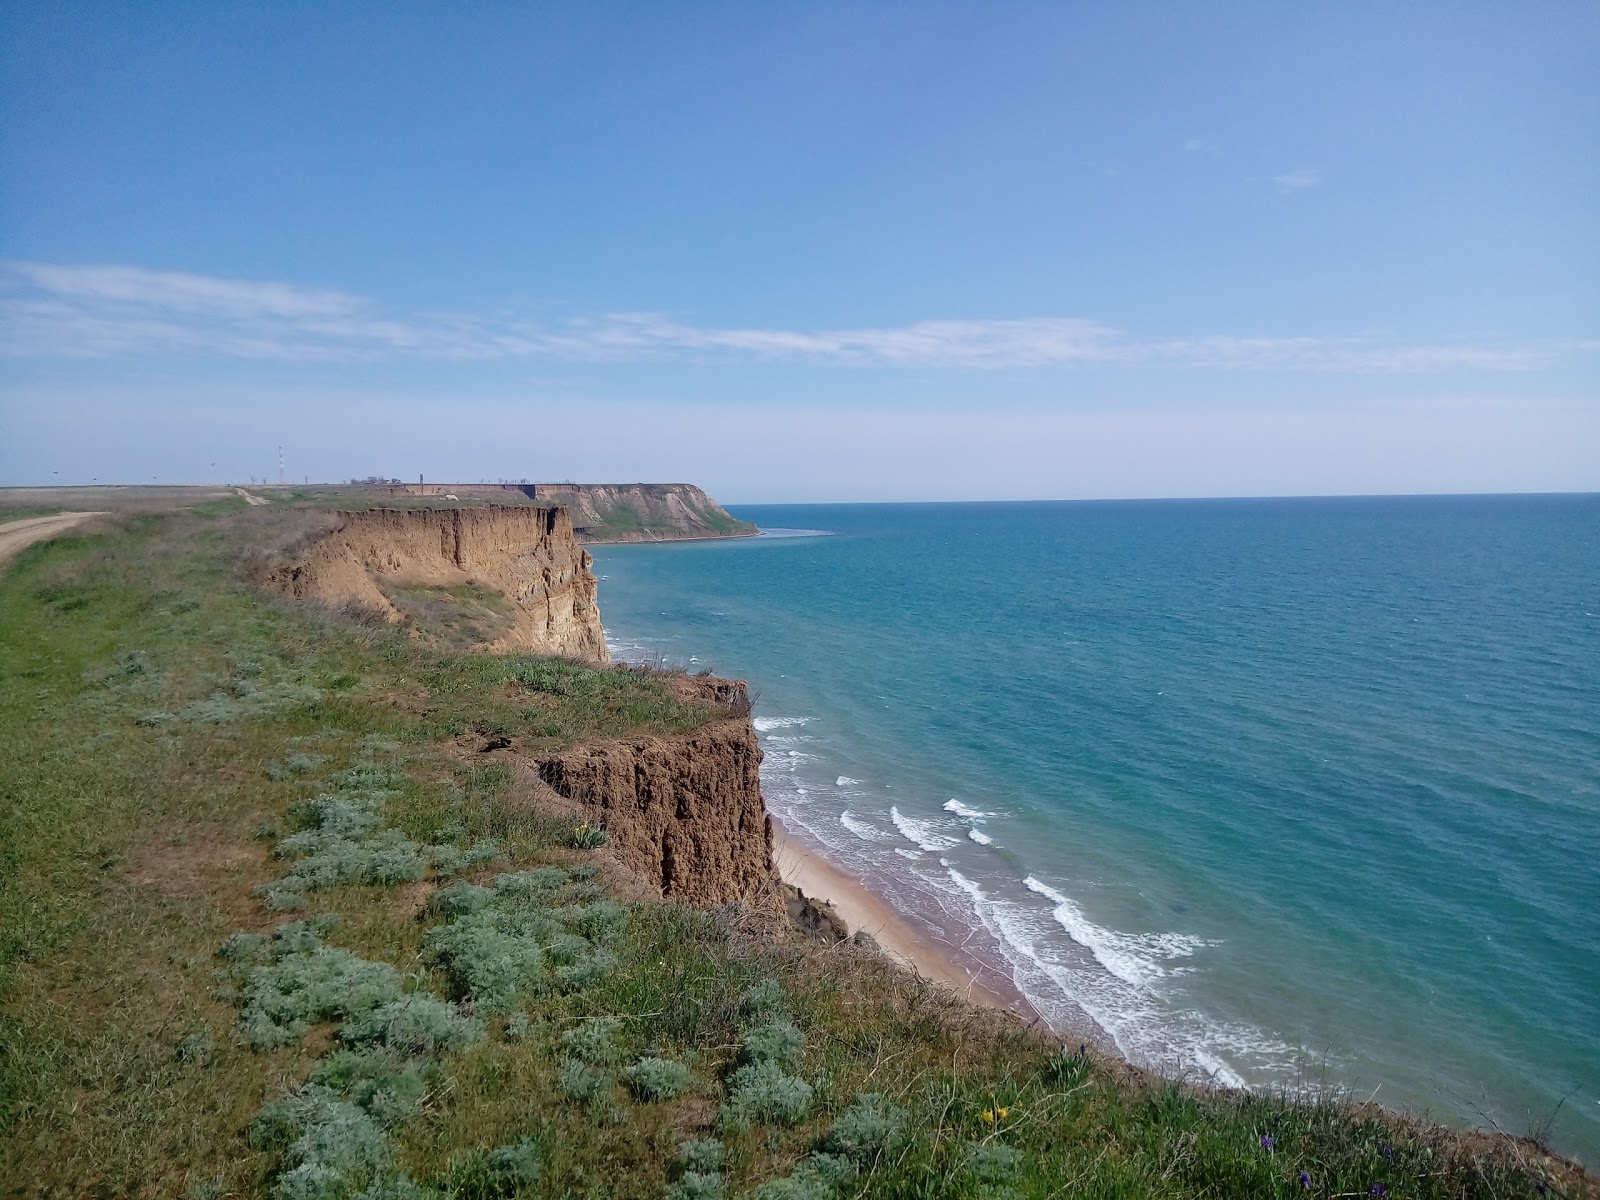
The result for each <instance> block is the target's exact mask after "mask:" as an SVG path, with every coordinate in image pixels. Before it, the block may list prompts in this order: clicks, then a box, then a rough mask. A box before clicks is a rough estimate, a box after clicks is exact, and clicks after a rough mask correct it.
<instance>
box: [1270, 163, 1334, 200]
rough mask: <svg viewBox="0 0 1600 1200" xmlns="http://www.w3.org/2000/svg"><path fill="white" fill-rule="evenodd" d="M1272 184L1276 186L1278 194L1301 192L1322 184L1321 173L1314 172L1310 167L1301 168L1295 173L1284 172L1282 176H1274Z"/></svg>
mask: <svg viewBox="0 0 1600 1200" xmlns="http://www.w3.org/2000/svg"><path fill="white" fill-rule="evenodd" d="M1272 182H1273V183H1275V184H1277V185H1278V190H1279V191H1280V192H1284V193H1286V194H1287V193H1289V192H1303V191H1305V190H1306V188H1313V187H1316V186H1317V184H1319V183H1321V182H1322V172H1321V171H1314V170H1312V169H1311V168H1310V167H1301V168H1300V169H1299V170H1296V171H1285V172H1284V173H1283V174H1282V175H1274V176H1273V177H1272Z"/></svg>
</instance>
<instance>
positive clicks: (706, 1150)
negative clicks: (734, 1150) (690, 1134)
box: [678, 1138, 727, 1173]
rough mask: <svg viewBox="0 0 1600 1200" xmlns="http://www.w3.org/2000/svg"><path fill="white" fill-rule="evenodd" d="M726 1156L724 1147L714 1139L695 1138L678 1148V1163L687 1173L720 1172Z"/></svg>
mask: <svg viewBox="0 0 1600 1200" xmlns="http://www.w3.org/2000/svg"><path fill="white" fill-rule="evenodd" d="M726 1156H727V1149H726V1147H724V1146H723V1144H722V1143H721V1142H719V1141H717V1139H716V1138H696V1139H695V1140H693V1141H688V1142H684V1143H683V1144H682V1145H680V1146H679V1147H678V1161H679V1162H680V1163H682V1164H683V1166H684V1169H685V1170H688V1171H701V1172H705V1173H710V1172H712V1171H720V1170H722V1161H723V1159H724V1158H725V1157H726Z"/></svg>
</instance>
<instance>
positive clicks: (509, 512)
mask: <svg viewBox="0 0 1600 1200" xmlns="http://www.w3.org/2000/svg"><path fill="white" fill-rule="evenodd" d="M339 520H340V524H339V525H338V527H336V528H335V529H333V530H332V531H331V532H329V533H327V534H325V535H323V536H322V537H319V538H318V539H316V540H315V541H314V542H312V543H311V544H310V546H309V547H307V548H306V549H305V550H304V551H303V552H301V554H300V555H298V556H297V559H296V561H293V562H291V563H288V564H286V565H284V566H281V567H278V568H277V569H275V570H273V571H272V572H271V573H270V575H269V576H268V579H269V582H270V583H272V584H273V585H275V586H277V587H279V588H282V589H283V590H284V591H286V592H288V593H289V594H291V595H293V596H295V597H296V598H299V599H304V600H313V601H317V602H319V603H323V604H327V605H330V606H333V607H355V608H361V609H365V610H369V611H373V612H377V613H381V614H382V615H383V616H384V617H385V618H386V619H388V620H391V621H397V622H405V623H407V624H410V625H412V626H413V627H415V628H417V629H418V630H419V632H424V633H438V634H439V635H440V636H441V637H443V638H444V640H447V641H450V640H454V641H455V642H456V643H457V644H463V645H471V646H473V647H474V648H477V649H483V650H490V651H501V652H504V651H512V652H515V651H524V652H528V651H531V652H534V653H539V654H558V655H563V656H566V657H570V658H577V659H582V660H584V661H587V662H595V663H607V662H610V661H611V654H610V652H609V651H608V650H607V649H606V642H605V635H604V633H603V631H602V630H601V627H600V606H599V603H598V600H597V598H596V590H597V584H596V582H595V577H594V571H593V569H592V562H593V560H592V559H591V558H590V556H589V554H588V552H587V551H586V550H584V549H583V548H582V547H581V546H579V545H578V543H577V541H576V539H575V538H574V536H573V530H572V519H571V516H570V515H569V514H568V512H567V511H566V510H565V509H562V508H522V507H517V508H511V507H501V506H498V505H490V506H488V507H484V508H468V509H459V508H457V509H373V510H371V511H368V512H359V513H341V514H339ZM446 634H448V635H449V636H444V635H446Z"/></svg>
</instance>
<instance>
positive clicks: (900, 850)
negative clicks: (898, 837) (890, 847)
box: [894, 846, 922, 862]
mask: <svg viewBox="0 0 1600 1200" xmlns="http://www.w3.org/2000/svg"><path fill="white" fill-rule="evenodd" d="M894 852H895V853H896V854H898V855H899V856H900V857H901V858H909V859H910V860H911V861H912V862H916V861H917V859H919V858H921V857H922V856H921V855H920V854H918V853H917V852H916V851H915V850H907V849H906V848H905V847H904V846H896V847H895V848H894Z"/></svg>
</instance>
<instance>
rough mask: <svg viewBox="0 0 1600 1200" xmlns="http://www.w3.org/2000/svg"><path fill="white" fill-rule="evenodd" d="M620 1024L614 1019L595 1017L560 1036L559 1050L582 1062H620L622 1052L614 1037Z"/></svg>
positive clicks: (605, 1063)
mask: <svg viewBox="0 0 1600 1200" xmlns="http://www.w3.org/2000/svg"><path fill="white" fill-rule="evenodd" d="M621 1028H622V1022H621V1021H619V1020H618V1019H617V1018H616V1017H596V1018H594V1020H592V1021H585V1022H584V1023H583V1024H582V1025H579V1026H578V1027H577V1028H576V1029H569V1030H567V1031H566V1032H565V1033H563V1034H562V1035H561V1048H562V1049H563V1050H565V1051H566V1052H567V1053H568V1054H569V1055H571V1056H572V1057H573V1058H576V1059H579V1060H581V1061H582V1062H587V1063H598V1064H600V1065H611V1064H613V1063H619V1062H621V1061H622V1059H623V1056H624V1051H623V1049H622V1047H620V1046H619V1045H617V1042H616V1036H617V1033H618V1031H620V1030H621Z"/></svg>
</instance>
